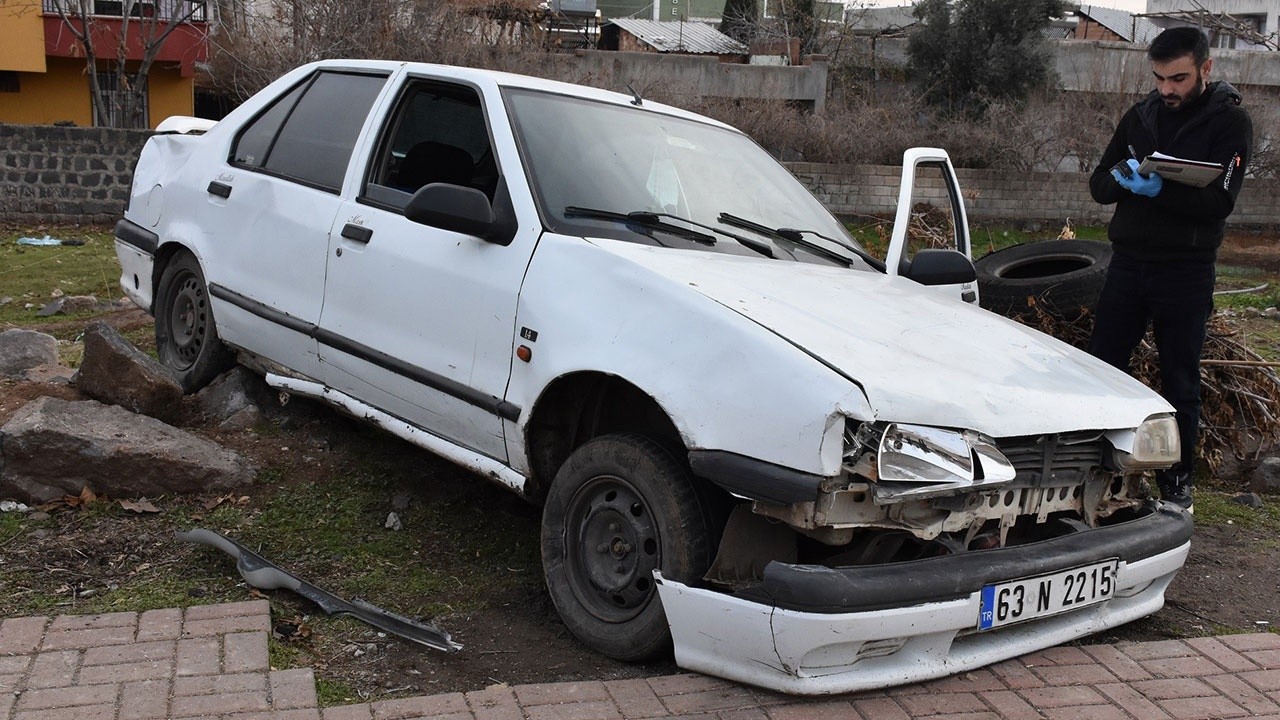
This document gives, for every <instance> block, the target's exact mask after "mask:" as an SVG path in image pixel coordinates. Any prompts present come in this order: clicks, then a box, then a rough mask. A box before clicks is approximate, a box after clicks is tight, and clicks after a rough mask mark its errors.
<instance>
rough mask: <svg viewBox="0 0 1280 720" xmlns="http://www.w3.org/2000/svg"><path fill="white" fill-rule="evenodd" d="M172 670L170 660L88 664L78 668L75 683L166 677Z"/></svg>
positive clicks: (117, 681) (136, 680) (84, 683)
mask: <svg viewBox="0 0 1280 720" xmlns="http://www.w3.org/2000/svg"><path fill="white" fill-rule="evenodd" d="M172 670H173V661H172V660H147V661H144V662H135V663H116V664H114V665H90V666H88V667H83V668H81V669H80V675H79V677H78V679H77V683H76V684H77V685H102V684H104V683H126V682H138V681H141V680H155V679H160V678H167V677H168V676H169V673H170V672H171V671H172Z"/></svg>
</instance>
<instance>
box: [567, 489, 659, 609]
mask: <svg viewBox="0 0 1280 720" xmlns="http://www.w3.org/2000/svg"><path fill="white" fill-rule="evenodd" d="M565 521H566V526H565V527H566V534H567V538H566V539H567V543H566V547H565V550H566V554H567V555H568V557H567V558H566V562H565V568H566V570H567V574H568V581H569V588H570V590H571V591H572V592H573V593H574V595H575V596H576V597H577V598H578V601H579V602H580V603H582V606H583V607H584V608H585V609H586V610H587V612H589V613H591V614H592V615H593V616H595V617H596V618H598V619H600V620H603V621H605V622H617V623H620V622H626V621H628V620H631V619H632V618H634V617H636V616H637V615H639V614H640V613H641V612H643V611H644V609H645V608H646V607H648V605H649V600H650V599H651V598H652V597H653V593H654V582H653V571H654V570H656V569H658V568H659V567H661V564H662V543H661V537H660V535H659V532H658V526H657V523H656V522H655V519H654V516H653V512H652V511H651V510H650V508H649V504H648V503H647V502H646V501H645V499H644V496H643V495H641V494H640V492H639V491H638V490H636V488H635V487H634V486H633V485H632V484H631V483H629V482H627V481H626V480H625V479H623V478H620V477H617V476H614V475H600V476H597V477H594V478H592V479H591V480H589V481H587V482H586V483H584V484H583V485H582V487H580V488H578V490H577V491H576V492H575V493H574V494H573V497H572V498H571V499H570V500H569V505H568V508H567V512H566V513H565Z"/></svg>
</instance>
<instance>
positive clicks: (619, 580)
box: [542, 434, 711, 661]
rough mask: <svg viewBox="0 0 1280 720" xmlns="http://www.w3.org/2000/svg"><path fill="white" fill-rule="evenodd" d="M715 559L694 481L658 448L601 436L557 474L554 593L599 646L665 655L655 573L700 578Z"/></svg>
mask: <svg viewBox="0 0 1280 720" xmlns="http://www.w3.org/2000/svg"><path fill="white" fill-rule="evenodd" d="M710 556H711V547H710V539H709V533H708V529H707V521H706V518H705V515H704V513H703V512H702V508H701V507H700V505H699V502H698V496H697V494H696V493H695V492H694V487H693V483H692V478H691V476H690V475H689V472H688V470H686V469H685V467H684V465H683V464H682V463H680V462H678V461H677V460H676V459H675V458H674V457H672V455H671V454H670V453H669V452H667V451H666V450H665V449H664V448H663V447H662V446H660V445H659V444H657V443H656V442H654V441H652V440H650V439H648V438H646V437H643V436H639V435H624V434H619V435H605V436H602V437H598V438H595V439H593V440H590V441H588V442H587V443H585V444H583V445H582V446H581V447H579V448H578V449H577V450H575V451H574V452H573V454H572V455H570V456H569V459H568V460H567V461H566V462H565V464H564V465H563V466H562V467H561V468H560V471H559V472H558V473H556V478H555V481H554V482H553V483H552V484H551V488H550V490H549V492H548V493H547V500H546V505H545V506H544V508H543V514H542V564H543V569H544V571H545V573H546V580H547V591H548V592H549V593H550V595H551V599H552V602H554V603H555V606H556V610H557V611H559V613H560V617H561V618H562V619H563V620H564V624H565V625H566V626H567V627H568V628H569V630H570V632H572V633H573V634H574V635H575V636H576V637H577V638H578V639H579V640H581V641H582V642H583V643H585V644H586V645H588V646H590V647H591V648H592V649H593V650H596V651H597V652H600V653H603V654H605V655H608V656H609V657H612V658H616V659H618V660H627V661H636V660H645V659H649V658H652V657H655V656H657V655H660V654H662V653H664V652H666V651H667V649H668V648H669V647H670V642H671V634H670V629H669V628H668V627H667V620H666V616H665V615H664V614H663V612H662V604H661V602H659V599H658V595H657V588H656V586H655V583H654V581H653V571H654V570H660V571H661V572H662V574H663V576H664V577H669V578H672V579H674V580H680V581H682V582H684V581H689V580H696V579H698V578H700V577H702V575H703V574H704V573H705V572H706V570H707V567H708V566H709V564H710V561H711V557H710Z"/></svg>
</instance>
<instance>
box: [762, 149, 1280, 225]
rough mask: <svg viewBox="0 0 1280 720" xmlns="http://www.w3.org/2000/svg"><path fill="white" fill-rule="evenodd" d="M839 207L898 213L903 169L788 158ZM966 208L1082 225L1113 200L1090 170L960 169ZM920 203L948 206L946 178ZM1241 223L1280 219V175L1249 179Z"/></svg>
mask: <svg viewBox="0 0 1280 720" xmlns="http://www.w3.org/2000/svg"><path fill="white" fill-rule="evenodd" d="M785 165H786V166H787V168H788V169H789V170H791V172H792V173H793V174H794V175H795V176H796V177H798V178H799V179H800V181H801V182H803V183H804V184H805V185H806V186H807V187H808V188H809V190H810V191H811V192H813V194H814V195H816V196H817V197H818V199H819V200H821V201H822V202H823V204H825V205H826V206H827V207H828V208H829V209H830V210H831V211H832V212H835V213H837V214H840V215H877V216H892V215H893V213H894V212H895V211H896V210H897V205H898V186H899V182H900V178H901V176H902V170H901V168H898V167H894V166H885V165H828V164H822V163H803V162H793V163H785ZM956 179H957V180H958V181H959V183H960V191H961V193H962V194H963V195H964V201H965V209H966V211H967V212H968V214H969V217H970V218H973V219H982V218H988V219H994V218H1001V219H1010V220H1042V221H1047V222H1065V221H1066V220H1067V219H1068V218H1070V220H1071V221H1072V222H1073V223H1076V224H1099V223H1105V222H1106V221H1107V220H1109V219H1110V217H1111V207H1109V206H1103V205H1099V204H1097V203H1095V202H1094V201H1093V198H1092V197H1091V196H1090V195H1089V174H1088V173H1064V172H1058V173H1048V172H1044V173H1019V174H1012V175H1011V174H1010V173H1008V172H1006V171H1003V170H976V169H971V168H958V169H956ZM913 201H914V202H921V201H924V202H930V203H932V204H935V205H940V206H945V201H946V191H945V189H944V186H943V185H942V182H941V180H940V179H926V181H925V182H923V183H921V184H920V185H919V186H918V189H917V190H916V196H915V198H914V199H913ZM1230 222H1231V223H1232V224H1235V225H1276V224H1280V180H1277V179H1265V180H1260V179H1258V178H1250V179H1249V180H1247V181H1246V182H1245V187H1244V190H1243V191H1242V192H1241V193H1240V197H1239V199H1238V200H1237V202H1236V210H1235V212H1234V213H1233V214H1232V215H1231V218H1230Z"/></svg>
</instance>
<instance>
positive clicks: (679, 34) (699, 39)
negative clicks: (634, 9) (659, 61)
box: [605, 18, 747, 55]
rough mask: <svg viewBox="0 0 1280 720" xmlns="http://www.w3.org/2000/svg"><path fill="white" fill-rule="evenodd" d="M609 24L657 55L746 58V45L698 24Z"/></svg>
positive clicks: (622, 21) (621, 20)
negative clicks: (673, 53) (656, 51)
mask: <svg viewBox="0 0 1280 720" xmlns="http://www.w3.org/2000/svg"><path fill="white" fill-rule="evenodd" d="M605 24H606V25H617V26H618V27H620V28H622V29H623V30H626V31H627V32H629V33H631V34H632V35H635V36H636V37H637V38H639V39H640V40H641V41H642V42H644V43H646V44H648V45H651V46H653V47H654V48H656V49H657V50H658V52H682V53H691V54H709V55H745V54H747V46H746V45H743V44H742V43H740V42H738V41H737V40H734V39H733V38H731V37H729V36H728V35H725V34H724V33H722V32H720V31H719V30H716V29H715V28H713V27H711V26H710V25H704V24H702V23H698V22H675V21H670V20H637V19H636V18H616V19H614V20H610V21H609V22H608V23H605Z"/></svg>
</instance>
